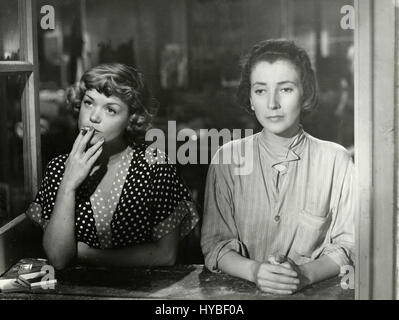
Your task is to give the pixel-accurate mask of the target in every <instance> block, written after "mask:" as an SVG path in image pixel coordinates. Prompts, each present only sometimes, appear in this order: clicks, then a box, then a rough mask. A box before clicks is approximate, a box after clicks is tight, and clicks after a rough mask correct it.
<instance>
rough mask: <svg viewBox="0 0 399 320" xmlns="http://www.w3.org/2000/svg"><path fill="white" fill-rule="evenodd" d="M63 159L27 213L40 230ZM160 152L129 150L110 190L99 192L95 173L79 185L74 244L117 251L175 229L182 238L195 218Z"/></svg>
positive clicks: (51, 168)
mask: <svg viewBox="0 0 399 320" xmlns="http://www.w3.org/2000/svg"><path fill="white" fill-rule="evenodd" d="M67 157H68V155H60V156H58V157H56V158H54V159H53V160H52V161H51V162H50V163H49V164H48V166H47V168H46V171H45V175H44V178H43V181H42V183H41V186H40V189H39V192H38V194H37V196H36V198H35V200H34V201H33V202H32V204H31V205H30V207H29V208H28V210H27V212H26V214H27V216H28V217H29V218H30V219H32V220H33V221H34V222H36V223H37V224H39V225H40V226H41V227H42V228H43V229H44V228H46V226H47V224H48V222H49V220H50V218H51V214H52V211H53V208H54V204H55V199H56V196H57V191H58V187H59V185H60V183H61V180H62V177H63V173H64V170H65V161H66V159H67ZM167 161H168V160H167V157H166V156H165V154H164V153H162V152H160V151H159V150H158V151H157V152H155V150H154V149H150V148H148V147H147V146H146V145H140V146H134V147H128V148H126V150H125V151H124V153H123V155H122V157H121V160H120V161H119V163H118V166H117V170H116V173H115V177H114V179H113V182H112V186H111V189H110V190H107V191H103V190H101V189H100V188H98V185H99V182H100V180H101V179H100V178H99V177H98V176H101V174H100V175H96V174H94V175H93V176H89V177H88V178H86V180H85V181H84V182H83V183H82V185H81V186H80V187H79V188H78V190H77V192H76V198H75V201H76V203H75V232H76V238H77V241H81V242H84V243H86V244H88V245H89V246H91V247H94V248H102V249H106V248H117V247H126V246H131V245H135V244H140V243H145V242H153V241H156V240H159V239H161V238H162V237H163V236H165V235H167V234H168V233H169V232H171V231H172V230H174V229H175V228H177V227H179V230H180V237H181V238H183V237H184V236H186V235H187V234H188V233H189V232H190V231H191V230H192V229H193V228H194V227H195V225H196V224H197V223H198V221H199V217H198V213H197V211H196V208H195V205H194V203H193V201H192V199H191V196H190V194H189V191H188V190H187V188H186V186H185V185H184V183H183V181H182V180H181V179H180V178H179V176H178V175H177V173H176V167H175V166H174V165H172V164H168V163H167Z"/></svg>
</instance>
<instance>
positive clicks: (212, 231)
mask: <svg viewBox="0 0 399 320" xmlns="http://www.w3.org/2000/svg"><path fill="white" fill-rule="evenodd" d="M316 92H317V85H316V78H315V74H314V72H313V70H312V67H311V63H310V60H309V57H308V55H307V53H306V52H305V51H304V50H303V49H301V48H299V47H297V46H296V45H295V44H294V43H293V42H291V41H287V40H267V41H262V42H260V43H258V44H256V45H255V46H254V47H253V49H252V50H251V52H250V53H249V55H248V56H247V58H246V59H245V60H244V64H243V69H242V78H241V83H240V86H239V89H238V98H239V100H240V102H241V104H242V105H243V106H246V108H247V109H248V110H249V111H250V112H251V113H253V114H254V115H255V117H256V118H257V120H258V121H259V123H260V124H261V125H262V127H263V130H262V131H261V132H260V133H258V134H255V135H252V136H249V137H247V138H244V139H240V140H235V141H232V142H230V143H228V144H225V145H224V146H222V147H221V148H220V149H219V150H218V153H217V154H216V156H215V158H214V160H215V159H224V156H225V155H226V154H227V155H230V156H231V157H232V158H233V159H235V158H237V157H238V158H239V157H240V154H238V153H239V152H242V151H241V150H252V152H249V153H246V154H245V160H246V162H247V163H251V166H250V168H252V170H251V171H250V172H248V171H247V172H245V173H244V174H241V173H240V171H239V170H238V171H237V168H236V167H235V166H234V162H233V164H226V163H217V160H215V161H214V163H212V164H211V166H210V168H209V172H208V176H207V185H206V192H205V195H206V199H205V208H204V222H203V226H202V239H201V246H202V250H203V253H204V256H205V264H206V266H207V268H208V269H210V270H211V271H214V272H217V271H219V272H220V271H223V272H225V273H228V274H231V275H233V276H237V277H240V278H243V279H246V280H248V281H252V282H254V283H256V284H257V286H258V287H259V288H260V289H261V290H263V291H265V292H269V293H276V294H292V293H294V292H296V291H298V290H300V289H302V288H304V287H305V286H307V285H309V284H312V283H315V282H318V281H321V280H323V279H327V278H329V277H333V276H336V275H338V274H339V273H340V268H341V267H342V266H345V265H350V264H352V263H353V259H354V257H353V253H354V214H355V202H354V199H353V187H352V183H353V182H352V180H353V163H352V160H351V157H350V155H349V154H348V152H347V151H346V150H345V149H344V148H343V147H341V146H340V145H337V144H335V143H332V142H327V141H322V140H319V139H316V138H314V137H312V136H310V135H309V134H308V133H306V132H305V131H304V130H303V129H302V126H301V124H300V122H301V117H302V116H303V115H305V114H306V113H308V112H310V111H311V110H312V109H314V108H315V106H316V103H317V94H316Z"/></svg>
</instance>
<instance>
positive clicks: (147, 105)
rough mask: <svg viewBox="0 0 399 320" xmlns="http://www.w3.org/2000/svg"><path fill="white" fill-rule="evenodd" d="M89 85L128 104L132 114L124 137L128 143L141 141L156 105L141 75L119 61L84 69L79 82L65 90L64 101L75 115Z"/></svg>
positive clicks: (148, 127) (89, 88)
mask: <svg viewBox="0 0 399 320" xmlns="http://www.w3.org/2000/svg"><path fill="white" fill-rule="evenodd" d="M92 89H95V90H97V91H98V92H99V93H102V94H104V95H106V96H107V97H109V96H112V95H113V96H116V97H118V98H119V99H121V100H122V101H123V102H125V103H126V104H127V105H128V106H129V113H130V115H131V117H130V119H129V124H128V126H127V128H126V132H125V138H126V141H127V143H128V144H130V145H131V144H140V143H143V142H144V137H145V133H146V132H147V131H148V129H150V127H151V122H152V119H153V117H154V116H155V113H156V110H157V108H158V102H157V101H156V100H155V99H154V98H153V97H152V95H151V93H150V91H149V89H148V87H147V86H146V84H145V82H144V78H143V75H142V74H141V73H140V72H138V71H137V70H136V69H135V68H133V67H129V66H126V65H124V64H120V63H106V64H101V65H98V66H96V67H94V68H92V69H90V70H88V71H86V72H85V73H84V74H83V76H82V78H81V79H80V81H79V83H77V84H76V85H74V86H72V87H70V88H68V90H67V103H68V105H69V107H70V108H71V110H72V112H73V114H74V116H76V117H78V116H79V111H80V107H81V103H82V99H83V97H84V95H85V92H86V91H87V90H92Z"/></svg>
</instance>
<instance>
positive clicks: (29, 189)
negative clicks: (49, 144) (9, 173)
mask: <svg viewBox="0 0 399 320" xmlns="http://www.w3.org/2000/svg"><path fill="white" fill-rule="evenodd" d="M18 15H19V17H20V22H19V27H20V39H21V40H20V41H21V50H20V51H21V55H22V56H21V58H22V60H24V61H25V62H28V63H30V64H32V66H33V70H32V71H33V72H31V73H29V74H27V75H26V85H25V88H24V90H23V93H22V99H21V106H22V108H21V109H22V123H23V132H24V136H23V141H24V146H23V153H24V174H25V190H26V193H27V196H28V199H32V198H33V196H34V195H35V194H36V193H37V191H38V184H39V181H40V180H41V177H40V173H41V152H40V151H41V150H40V130H39V129H40V128H39V118H40V114H39V111H40V110H39V92H38V84H39V67H38V54H37V41H36V39H37V24H36V23H37V15H36V7H35V0H19V2H18Z"/></svg>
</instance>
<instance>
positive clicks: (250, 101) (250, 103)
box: [249, 98, 255, 111]
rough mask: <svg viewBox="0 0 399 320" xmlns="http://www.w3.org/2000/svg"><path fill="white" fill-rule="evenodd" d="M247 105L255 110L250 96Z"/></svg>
mask: <svg viewBox="0 0 399 320" xmlns="http://www.w3.org/2000/svg"><path fill="white" fill-rule="evenodd" d="M249 106H250V107H251V110H252V111H255V108H254V105H253V104H252V100H251V98H249Z"/></svg>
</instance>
